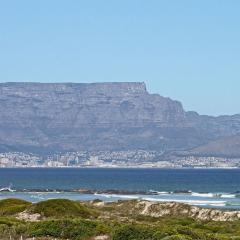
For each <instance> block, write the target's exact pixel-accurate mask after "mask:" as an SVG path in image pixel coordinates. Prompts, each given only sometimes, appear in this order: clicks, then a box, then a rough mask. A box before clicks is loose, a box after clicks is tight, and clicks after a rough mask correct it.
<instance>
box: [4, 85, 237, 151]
mask: <svg viewBox="0 0 240 240" xmlns="http://www.w3.org/2000/svg"><path fill="white" fill-rule="evenodd" d="M0 116H1V117H0V150H1V151H25V152H37V153H40V154H41V153H53V152H56V151H61V152H64V151H78V150H91V151H94V150H133V149H147V150H157V151H164V152H168V151H176V150H177V151H178V150H189V149H193V148H197V147H199V146H201V145H206V144H209V143H210V142H211V141H217V140H219V139H221V138H223V137H224V138H225V137H229V136H232V135H236V134H238V133H240V115H235V116H221V117H211V116H201V115H198V114H197V113H195V112H186V111H184V109H183V107H182V104H181V103H180V102H178V101H173V100H171V99H169V98H165V97H162V96H160V95H158V94H150V93H148V91H147V90H146V86H145V84H144V83H90V84H88V83H1V84H0ZM239 155H240V150H239Z"/></svg>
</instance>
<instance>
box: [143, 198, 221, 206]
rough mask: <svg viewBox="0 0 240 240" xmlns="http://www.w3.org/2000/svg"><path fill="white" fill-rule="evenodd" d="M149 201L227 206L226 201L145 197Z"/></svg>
mask: <svg viewBox="0 0 240 240" xmlns="http://www.w3.org/2000/svg"><path fill="white" fill-rule="evenodd" d="M142 199H143V200H147V201H156V202H177V203H186V204H190V205H202V206H206V205H210V206H225V204H226V201H210V200H192V199H171V198H151V197H145V198H142Z"/></svg>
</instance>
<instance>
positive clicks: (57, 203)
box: [30, 199, 98, 218]
mask: <svg viewBox="0 0 240 240" xmlns="http://www.w3.org/2000/svg"><path fill="white" fill-rule="evenodd" d="M30 212H32V213H39V214H41V215H42V216H44V217H54V218H62V217H83V218H90V217H96V216H97V215H98V214H97V212H96V211H93V210H91V209H88V208H87V207H85V206H83V205H82V204H81V203H79V202H76V201H71V200H68V199H51V200H47V201H43V202H39V203H36V204H34V205H32V206H31V208H30Z"/></svg>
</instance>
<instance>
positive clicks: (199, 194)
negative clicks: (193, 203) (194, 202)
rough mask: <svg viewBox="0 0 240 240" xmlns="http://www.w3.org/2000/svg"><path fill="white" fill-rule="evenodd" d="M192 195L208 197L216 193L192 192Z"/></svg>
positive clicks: (214, 195)
mask: <svg viewBox="0 0 240 240" xmlns="http://www.w3.org/2000/svg"><path fill="white" fill-rule="evenodd" d="M191 195H192V196H194V197H207V198H212V197H216V194H214V193H197V192H192V194H191Z"/></svg>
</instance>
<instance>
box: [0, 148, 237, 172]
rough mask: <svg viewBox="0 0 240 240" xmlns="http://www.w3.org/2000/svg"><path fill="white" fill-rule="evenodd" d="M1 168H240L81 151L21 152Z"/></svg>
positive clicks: (5, 158) (231, 161)
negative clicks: (48, 154) (56, 152)
mask: <svg viewBox="0 0 240 240" xmlns="http://www.w3.org/2000/svg"><path fill="white" fill-rule="evenodd" d="M0 167H2V168H3V167H8V168H10V167H53V168H56V167H83V168H84V167H100V168H110V167H116V168H126V167H136V168H239V167H240V158H225V157H201V156H200V157H197V156H185V157H174V158H168V160H164V157H163V152H156V151H146V150H136V151H96V152H89V151H79V152H67V153H58V154H54V155H51V156H46V157H44V156H38V155H35V154H26V153H21V152H9V153H0Z"/></svg>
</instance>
